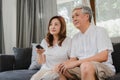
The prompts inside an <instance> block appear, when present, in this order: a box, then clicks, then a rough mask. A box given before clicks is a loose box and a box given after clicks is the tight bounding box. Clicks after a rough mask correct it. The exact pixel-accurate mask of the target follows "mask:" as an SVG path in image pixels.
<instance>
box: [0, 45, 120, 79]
mask: <svg viewBox="0 0 120 80" xmlns="http://www.w3.org/2000/svg"><path fill="white" fill-rule="evenodd" d="M113 48H114V52H113V53H112V54H111V55H112V58H113V65H114V66H115V69H116V75H114V76H112V77H109V78H107V79H106V80H120V43H115V44H113ZM13 50H14V55H6V54H1V55H0V80H30V78H31V76H32V75H33V74H35V73H36V72H37V71H38V70H39V69H29V66H30V65H31V57H32V48H14V49H13Z"/></svg>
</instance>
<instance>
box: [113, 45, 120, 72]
mask: <svg viewBox="0 0 120 80" xmlns="http://www.w3.org/2000/svg"><path fill="white" fill-rule="evenodd" d="M113 48H114V52H112V59H113V65H114V66H115V69H116V73H118V72H120V43H115V44H113Z"/></svg>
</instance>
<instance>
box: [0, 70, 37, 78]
mask: <svg viewBox="0 0 120 80" xmlns="http://www.w3.org/2000/svg"><path fill="white" fill-rule="evenodd" d="M36 72H37V70H13V71H5V72H0V80H30V78H31V77H32V75H33V74H35V73H36Z"/></svg>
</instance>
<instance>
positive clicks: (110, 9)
mask: <svg viewBox="0 0 120 80" xmlns="http://www.w3.org/2000/svg"><path fill="white" fill-rule="evenodd" d="M95 7H96V25H98V26H101V27H104V28H105V29H106V30H107V31H108V33H109V36H110V37H118V36H120V0H96V4H95Z"/></svg>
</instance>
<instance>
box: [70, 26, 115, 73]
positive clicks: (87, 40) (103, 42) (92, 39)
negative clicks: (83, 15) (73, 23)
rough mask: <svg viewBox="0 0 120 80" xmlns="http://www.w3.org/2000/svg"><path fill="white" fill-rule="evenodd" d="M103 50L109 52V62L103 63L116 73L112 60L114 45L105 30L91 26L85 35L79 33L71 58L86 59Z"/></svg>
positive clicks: (74, 39) (73, 42)
mask: <svg viewBox="0 0 120 80" xmlns="http://www.w3.org/2000/svg"><path fill="white" fill-rule="evenodd" d="M103 50H108V51H109V55H108V60H107V61H106V62H103V63H104V64H106V65H108V67H110V68H111V69H112V70H113V71H115V68H114V66H113V65H112V58H111V52H112V51H113V47H112V43H111V40H110V38H109V37H108V34H107V32H106V31H105V29H104V28H102V27H97V26H94V25H90V26H89V28H88V29H87V31H86V32H85V33H84V34H83V33H81V32H78V33H77V34H76V35H75V36H74V37H73V39H72V47H71V57H77V58H78V59H84V58H88V57H91V56H94V55H95V54H97V53H99V52H101V51H103Z"/></svg>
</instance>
